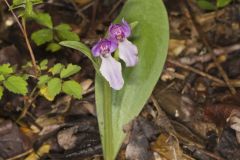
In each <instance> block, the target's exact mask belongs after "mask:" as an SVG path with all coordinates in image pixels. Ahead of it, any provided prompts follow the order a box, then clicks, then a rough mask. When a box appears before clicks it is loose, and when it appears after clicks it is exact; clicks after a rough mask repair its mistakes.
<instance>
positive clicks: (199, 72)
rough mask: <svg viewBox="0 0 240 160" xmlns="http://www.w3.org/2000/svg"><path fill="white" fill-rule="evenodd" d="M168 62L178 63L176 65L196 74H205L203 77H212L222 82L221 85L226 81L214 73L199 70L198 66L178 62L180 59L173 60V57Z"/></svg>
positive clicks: (215, 80) (217, 81) (211, 78)
mask: <svg viewBox="0 0 240 160" xmlns="http://www.w3.org/2000/svg"><path fill="white" fill-rule="evenodd" d="M167 62H169V63H171V64H173V65H176V66H178V67H181V68H184V69H186V70H189V71H192V72H195V73H196V74H199V75H201V76H203V77H206V78H208V79H210V80H212V81H214V82H216V83H218V84H220V85H223V84H224V81H222V80H221V79H218V78H216V77H214V76H212V75H210V74H207V73H205V72H202V71H200V70H198V69H196V68H193V67H191V66H188V65H185V64H182V63H180V62H178V61H175V60H172V59H167Z"/></svg>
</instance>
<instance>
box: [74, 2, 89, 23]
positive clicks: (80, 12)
mask: <svg viewBox="0 0 240 160" xmlns="http://www.w3.org/2000/svg"><path fill="white" fill-rule="evenodd" d="M70 2H71V3H72V5H73V7H74V9H75V10H76V11H77V14H78V15H79V16H80V17H81V18H82V19H83V20H84V21H87V22H88V21H89V20H88V18H87V17H86V16H85V15H84V14H83V13H82V11H81V10H80V9H79V8H78V6H77V5H76V2H74V0H71V1H70Z"/></svg>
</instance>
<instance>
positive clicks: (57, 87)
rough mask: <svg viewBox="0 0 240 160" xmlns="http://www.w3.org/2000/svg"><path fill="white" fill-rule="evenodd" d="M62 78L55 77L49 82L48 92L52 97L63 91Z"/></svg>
mask: <svg viewBox="0 0 240 160" xmlns="http://www.w3.org/2000/svg"><path fill="white" fill-rule="evenodd" d="M61 82H62V81H61V79H60V78H53V79H51V80H49V81H48V83H47V92H48V94H49V95H50V97H55V96H56V95H58V94H59V93H60V92H61V89H62V83H61Z"/></svg>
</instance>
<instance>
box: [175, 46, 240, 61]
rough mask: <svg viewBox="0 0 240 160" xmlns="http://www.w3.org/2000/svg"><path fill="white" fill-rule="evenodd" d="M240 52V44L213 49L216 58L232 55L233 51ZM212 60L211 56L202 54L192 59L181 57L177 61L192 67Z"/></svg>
mask: <svg viewBox="0 0 240 160" xmlns="http://www.w3.org/2000/svg"><path fill="white" fill-rule="evenodd" d="M237 50H240V44H234V45H232V46H229V47H222V48H215V49H213V53H214V54H215V55H216V56H220V55H223V54H229V53H232V52H234V51H237ZM211 59H212V54H211V53H208V54H204V55H196V56H193V57H182V58H180V59H179V62H181V63H183V64H188V65H192V64H194V63H196V62H201V63H204V62H208V61H210V60H211Z"/></svg>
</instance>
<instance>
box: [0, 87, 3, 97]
mask: <svg viewBox="0 0 240 160" xmlns="http://www.w3.org/2000/svg"><path fill="white" fill-rule="evenodd" d="M3 91H4V88H3V87H2V86H0V100H1V99H2V96H3Z"/></svg>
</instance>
